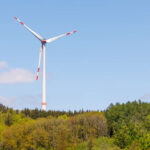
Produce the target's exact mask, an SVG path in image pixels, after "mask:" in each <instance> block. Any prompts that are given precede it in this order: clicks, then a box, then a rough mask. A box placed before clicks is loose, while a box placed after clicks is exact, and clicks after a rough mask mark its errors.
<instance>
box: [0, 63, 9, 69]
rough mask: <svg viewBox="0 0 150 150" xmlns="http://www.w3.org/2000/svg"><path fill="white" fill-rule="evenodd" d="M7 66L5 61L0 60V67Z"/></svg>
mask: <svg viewBox="0 0 150 150" xmlns="http://www.w3.org/2000/svg"><path fill="white" fill-rule="evenodd" d="M7 67H8V64H7V63H6V62H5V61H0V69H5V68H7Z"/></svg>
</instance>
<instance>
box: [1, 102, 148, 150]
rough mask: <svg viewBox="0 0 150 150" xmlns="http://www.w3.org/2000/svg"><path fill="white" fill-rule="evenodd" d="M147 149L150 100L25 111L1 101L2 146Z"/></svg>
mask: <svg viewBox="0 0 150 150" xmlns="http://www.w3.org/2000/svg"><path fill="white" fill-rule="evenodd" d="M20 149H24V150H101V149H103V150H119V149H126V150H127V149H129V150H142V149H143V150H148V149H150V104H149V103H144V102H141V101H138V102H137V101H134V102H127V103H126V104H119V103H117V104H115V105H113V104H111V105H110V106H109V107H108V108H107V109H106V110H105V111H104V112H98V111H83V110H81V111H78V112H77V111H74V112H72V111H68V112H65V111H47V112H45V111H41V110H38V109H35V110H29V109H24V110H22V111H19V110H13V109H12V108H7V107H5V106H3V105H0V150H20Z"/></svg>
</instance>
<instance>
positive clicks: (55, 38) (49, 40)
mask: <svg viewBox="0 0 150 150" xmlns="http://www.w3.org/2000/svg"><path fill="white" fill-rule="evenodd" d="M76 32H77V31H73V32H69V33H65V34H62V35H59V36H56V37H53V38H50V39H48V40H46V42H47V43H50V42H53V41H55V40H57V39H59V38H61V37H64V36H66V35H70V34H72V33H76Z"/></svg>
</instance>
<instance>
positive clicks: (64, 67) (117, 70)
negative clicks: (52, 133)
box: [0, 0, 150, 110]
mask: <svg viewBox="0 0 150 150" xmlns="http://www.w3.org/2000/svg"><path fill="white" fill-rule="evenodd" d="M149 6H150V1H148V0H145V1H141V0H126V1H120V0H113V1H109V0H108V1H106V0H105V1H104V0H94V1H91V0H86V1H85V0H83V1H81V0H71V1H69V0H63V1H58V0H55V1H54V0H44V1H43V0H36V1H35V0H30V1H29V0H13V1H10V0H5V1H2V2H1V3H0V12H1V13H0V18H1V24H0V33H1V48H0V52H1V55H0V64H1V67H0V78H1V79H0V102H2V103H4V104H6V105H9V106H11V107H13V108H17V109H22V108H25V107H28V108H32V109H33V108H36V107H37V108H39V109H40V108H41V86H42V84H41V78H40V80H39V81H33V82H28V79H27V77H28V76H25V78H24V77H22V78H23V80H24V82H19V83H18V82H15V81H16V80H14V79H15V77H16V78H17V77H18V74H19V75H20V76H21V75H25V73H27V74H28V75H29V74H30V73H36V70H37V65H38V55H39V48H40V42H39V41H38V40H37V39H36V38H35V37H34V36H33V35H31V34H30V33H29V32H28V31H27V30H26V29H25V28H24V27H23V26H21V25H20V24H19V23H18V22H16V20H14V18H13V17H14V16H17V17H18V18H19V19H20V20H22V21H23V22H24V23H25V24H26V25H28V26H29V27H30V28H31V29H33V30H34V31H36V32H37V33H39V34H40V35H41V36H43V37H45V38H50V37H53V36H57V35H59V34H63V33H66V32H70V31H72V30H77V31H78V32H77V33H76V34H74V35H71V36H68V37H64V38H62V39H59V40H57V41H55V42H53V43H50V44H47V46H46V61H47V64H46V65H47V66H46V69H47V109H53V110H54V109H55V110H69V109H71V110H74V109H76V110H79V109H82V108H83V109H91V110H97V109H99V110H103V109H106V108H107V107H108V106H109V104H110V103H116V102H120V103H122V102H126V101H128V100H130V101H133V100H135V99H136V100H138V99H140V98H141V99H142V100H144V101H146V102H149V101H150V59H149V58H150V42H149V41H150V9H149ZM12 74H13V77H12ZM9 76H10V78H12V80H14V82H13V83H12V82H10V81H9ZM4 81H5V82H4Z"/></svg>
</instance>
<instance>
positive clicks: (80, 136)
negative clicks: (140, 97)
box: [0, 112, 108, 150]
mask: <svg viewBox="0 0 150 150" xmlns="http://www.w3.org/2000/svg"><path fill="white" fill-rule="evenodd" d="M107 133H108V132H107V121H106V119H105V116H104V114H103V113H101V112H89V113H85V114H80V115H76V116H73V117H69V118H68V117H67V116H66V115H63V116H59V117H58V118H55V117H52V116H49V117H47V118H39V119H36V120H33V119H31V120H28V121H27V122H26V121H23V122H20V123H19V124H14V125H11V126H9V127H5V128H4V129H3V131H2V132H1V145H0V147H1V149H2V150H16V149H17V150H21V149H25V150H38V149H39V150H41V149H45V150H66V149H68V148H72V149H75V148H76V147H77V145H78V144H80V143H82V142H84V141H88V140H89V139H90V138H91V139H94V138H98V137H100V136H107Z"/></svg>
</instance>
